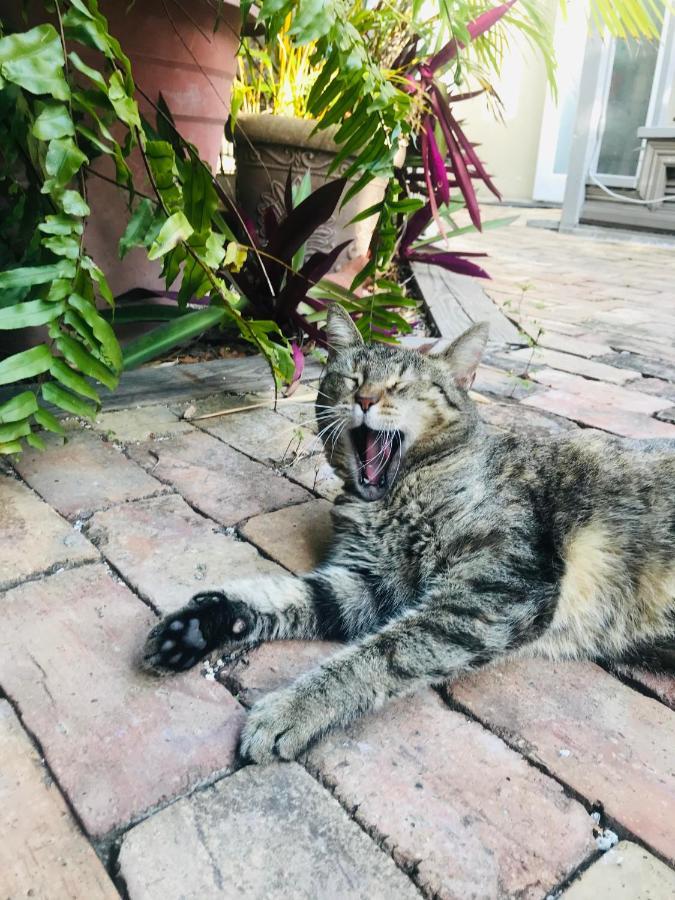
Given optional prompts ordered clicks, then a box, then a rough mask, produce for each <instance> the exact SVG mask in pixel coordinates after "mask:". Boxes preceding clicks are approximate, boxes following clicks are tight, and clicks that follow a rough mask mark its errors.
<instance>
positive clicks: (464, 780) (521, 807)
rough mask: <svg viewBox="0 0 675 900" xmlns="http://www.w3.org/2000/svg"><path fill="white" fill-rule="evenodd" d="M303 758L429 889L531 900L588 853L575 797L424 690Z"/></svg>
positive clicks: (462, 898)
mask: <svg viewBox="0 0 675 900" xmlns="http://www.w3.org/2000/svg"><path fill="white" fill-rule="evenodd" d="M308 765H309V768H310V771H313V772H316V773H317V774H318V775H319V777H320V778H321V780H322V781H323V782H324V784H327V785H329V786H330V787H331V788H332V790H333V791H334V793H335V795H336V796H337V797H338V798H339V799H340V801H341V803H342V804H343V805H344V806H346V807H347V808H349V809H351V808H354V809H355V816H356V818H357V820H358V821H359V822H360V823H362V825H363V826H364V827H365V828H367V829H368V831H370V832H371V833H375V834H377V836H378V838H379V840H380V841H382V842H383V844H384V846H385V847H386V848H387V849H389V850H390V851H391V852H392V853H393V854H394V858H395V859H396V860H397V861H398V862H399V864H402V865H404V866H414V867H416V880H417V881H418V883H419V884H420V885H421V886H422V887H423V890H424V892H425V893H426V894H427V895H429V896H434V897H439V898H452V900H466V898H468V897H486V898H487V897H490V898H491V897H520V898H523V900H525V898H532V900H535V898H536V900H540V898H541V897H543V896H544V895H545V894H546V892H547V891H548V890H550V889H551V888H553V887H554V886H555V885H556V884H557V883H559V882H560V881H561V880H562V879H564V878H565V877H566V876H567V875H568V874H569V873H570V872H572V871H573V870H574V869H575V868H576V867H577V866H578V865H579V864H580V863H582V862H583V861H584V859H586V858H587V857H588V856H589V854H590V853H591V852H593V850H594V844H593V842H592V836H591V826H592V824H593V822H592V820H591V819H590V817H589V816H588V814H587V813H586V811H585V810H584V809H583V807H582V806H581V805H580V804H579V803H577V802H576V801H574V800H571V799H570V798H568V797H566V796H565V794H564V793H563V790H562V788H561V787H560V786H559V785H558V784H556V783H555V782H554V781H552V780H551V779H550V778H547V777H546V776H545V775H542V774H541V773H540V772H539V771H537V770H536V769H535V768H533V767H532V766H530V765H528V763H527V762H526V761H525V760H524V759H523V758H522V757H520V756H519V755H518V754H517V753H514V752H513V751H512V750H510V749H509V748H508V747H507V746H506V745H505V744H504V743H503V742H502V741H501V740H500V739H499V738H498V737H496V736H495V735H493V734H490V732H488V731H486V730H485V729H483V728H481V726H480V725H478V724H476V723H475V722H471V721H469V720H468V719H466V718H465V717H464V716H462V715H460V714H459V713H456V712H452V711H451V710H449V709H448V708H447V707H446V706H445V705H444V704H443V702H442V701H441V699H440V698H439V697H438V696H437V695H436V694H434V693H433V692H432V691H423V692H421V693H419V694H416V695H415V696H413V697H409V698H406V699H404V700H400V701H397V702H395V703H393V704H390V705H389V706H387V707H386V708H385V709H384V710H383V711H382V712H380V713H378V714H375V715H370V716H367V717H366V718H364V719H363V720H361V721H359V722H358V723H356V724H354V725H352V726H351V727H350V728H349V729H347V731H346V732H344V731H340V732H336V733H334V734H333V735H331V736H329V737H328V738H327V739H325V740H324V741H323V742H322V743H321V744H319V745H318V746H317V747H315V748H314V749H312V750H311V751H310V753H309V757H308Z"/></svg>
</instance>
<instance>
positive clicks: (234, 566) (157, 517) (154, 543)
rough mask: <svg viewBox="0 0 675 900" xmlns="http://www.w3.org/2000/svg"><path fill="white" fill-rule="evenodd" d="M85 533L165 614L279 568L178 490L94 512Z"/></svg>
mask: <svg viewBox="0 0 675 900" xmlns="http://www.w3.org/2000/svg"><path fill="white" fill-rule="evenodd" d="M303 505H304V504H303ZM272 515H276V513H273V514H272ZM87 534H88V535H89V536H90V537H91V538H92V540H93V541H94V542H95V543H96V544H97V546H98V547H99V549H100V550H101V552H102V553H103V555H104V556H105V557H106V559H108V560H110V562H111V563H112V564H113V565H114V566H115V568H116V569H118V570H119V571H120V572H121V573H122V575H123V576H124V578H125V580H126V581H127V582H128V583H129V584H131V585H132V586H133V588H134V589H135V590H136V591H138V593H139V594H141V596H142V597H144V598H146V599H147V600H149V601H150V602H151V603H152V604H153V605H154V606H155V607H156V608H157V609H159V610H160V611H161V612H162V613H164V614H165V615H166V614H167V613H170V612H174V611H175V610H177V609H179V608H180V607H181V606H184V605H185V604H186V603H187V601H188V600H189V599H190V597H191V596H192V595H193V594H196V593H197V592H198V591H203V590H206V589H207V588H214V587H215V588H219V587H221V586H222V585H223V584H225V582H226V581H228V580H231V579H233V578H239V577H242V576H248V575H255V574H264V573H268V572H280V571H281V570H280V569H279V567H278V566H275V565H274V564H273V563H271V562H268V561H267V560H265V559H263V558H262V557H261V556H260V554H259V553H258V552H257V551H256V550H255V548H254V547H252V546H251V545H250V544H247V543H246V542H245V541H239V540H237V539H236V538H234V537H232V536H230V535H226V534H223V533H222V530H219V528H218V526H216V525H214V523H213V522H211V521H210V520H209V519H205V518H204V517H203V516H200V515H199V514H198V513H196V512H194V510H192V509H190V507H189V506H188V505H187V503H186V502H185V501H184V500H183V499H182V498H181V497H178V496H177V495H176V494H169V495H167V496H164V497H153V498H151V499H150V500H137V501H135V502H133V503H125V504H124V505H123V506H116V507H114V508H113V509H109V510H106V511H105V512H100V513H96V515H95V516H94V517H93V518H92V520H91V523H90V524H89V526H88V528H87Z"/></svg>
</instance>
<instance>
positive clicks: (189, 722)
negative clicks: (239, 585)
mask: <svg viewBox="0 0 675 900" xmlns="http://www.w3.org/2000/svg"><path fill="white" fill-rule="evenodd" d="M155 622H156V619H155V617H154V616H153V614H152V613H151V612H150V611H149V610H148V609H147V608H146V607H145V606H144V605H143V604H142V603H141V601H140V600H138V599H137V598H136V597H134V595H133V594H131V592H130V591H129V590H128V589H127V588H126V587H125V586H124V585H123V584H121V583H119V582H117V581H115V580H114V579H113V578H112V577H111V576H110V575H109V574H108V572H107V571H106V569H105V567H104V566H102V565H98V564H94V565H91V566H84V567H82V568H79V569H75V570H72V571H69V572H63V573H61V574H59V575H52V576H51V577H49V578H46V579H44V580H43V581H38V582H31V583H30V584H27V585H23V586H21V587H19V588H15V589H14V590H12V591H9V592H8V593H7V594H5V595H4V597H3V627H2V630H1V631H0V684H2V686H3V688H4V690H5V691H6V692H7V694H8V695H9V696H10V697H12V698H13V699H14V701H15V702H16V703H17V704H18V707H19V709H20V710H21V714H22V716H23V720H24V722H25V723H26V725H27V727H28V728H29V729H30V730H31V731H32V732H33V733H34V734H35V735H36V737H37V738H38V740H39V741H40V744H41V746H42V748H43V750H44V753H45V757H46V759H47V761H48V763H49V766H50V768H51V770H52V771H53V772H54V773H55V775H56V777H57V778H58V781H59V784H60V785H61V786H62V788H63V789H64V790H65V791H66V793H67V794H68V797H69V799H70V801H71V803H72V804H73V806H74V808H75V809H76V811H77V813H78V815H79V817H80V819H81V820H82V822H83V824H84V826H85V828H86V829H87V831H88V832H89V833H90V834H91V835H93V836H101V835H103V834H105V833H107V832H109V831H110V830H111V829H113V828H118V827H120V826H122V825H124V824H125V823H127V822H129V821H130V820H133V819H135V818H137V817H138V816H140V815H142V814H143V813H144V812H145V811H146V810H148V809H150V808H151V807H153V806H155V805H156V804H159V803H163V802H165V801H167V800H169V799H171V798H173V797H176V796H178V795H181V794H184V793H186V792H187V791H189V790H191V789H192V788H194V787H195V786H196V785H198V784H200V783H201V782H203V781H204V780H206V779H212V778H214V777H215V776H216V774H217V773H219V772H223V771H227V770H228V769H229V768H230V767H231V766H232V762H233V759H234V752H235V746H236V742H237V738H238V734H239V730H240V728H241V725H242V721H243V716H244V713H243V710H242V708H241V707H240V706H239V704H238V703H237V702H236V701H235V700H234V699H233V698H232V697H231V696H230V695H229V694H228V693H227V692H226V691H225V690H224V689H223V688H222V687H221V686H220V685H218V684H215V683H209V682H207V681H206V680H204V678H203V677H202V676H201V674H200V672H199V671H198V670H193V671H192V672H191V673H189V674H187V675H181V676H177V677H175V678H167V679H157V678H152V677H150V676H146V675H143V674H141V673H139V672H138V671H137V668H136V665H137V660H138V657H139V654H140V650H141V647H142V645H143V642H144V639H145V637H146V635H147V632H148V629H149V628H150V627H151V626H152V625H153V624H154V623H155Z"/></svg>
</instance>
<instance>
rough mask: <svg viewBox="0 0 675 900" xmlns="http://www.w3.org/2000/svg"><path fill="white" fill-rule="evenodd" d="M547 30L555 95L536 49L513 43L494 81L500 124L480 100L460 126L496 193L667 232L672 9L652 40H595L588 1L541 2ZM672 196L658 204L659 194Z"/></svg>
mask: <svg viewBox="0 0 675 900" xmlns="http://www.w3.org/2000/svg"><path fill="white" fill-rule="evenodd" d="M546 6H547V8H548V11H549V14H550V16H551V19H552V21H553V23H554V28H555V46H556V54H557V59H558V78H557V80H558V98H557V101H556V100H555V99H554V98H553V96H552V94H551V91H550V89H549V88H548V86H547V84H546V75H545V72H544V67H543V64H542V62H541V60H540V59H538V58H537V56H536V54H535V52H534V51H532V50H531V49H530V48H528V47H526V46H523V45H522V43H519V44H515V43H514V45H513V46H512V47H511V49H510V51H509V53H508V55H507V57H506V59H505V61H504V66H503V70H502V74H501V77H500V79H499V80H498V82H497V83H496V85H495V88H496V91H497V93H498V94H499V96H500V98H501V100H502V102H503V105H504V109H503V121H502V122H499V121H496V120H495V117H494V115H493V113H492V112H491V110H490V109H489V108H488V105H487V104H486V102H485V100H484V99H483V98H477V99H475V100H473V101H470V106H469V104H467V107H466V109H465V110H464V112H465V123H466V128H467V132H468V133H469V135H470V137H471V138H472V139H473V140H475V141H477V142H478V143H479V144H480V145H481V146H480V153H481V154H482V158H483V159H484V160H485V162H486V163H487V165H488V168H489V170H490V171H491V172H492V174H493V175H494V177H495V180H496V182H497V185H498V187H500V189H501V191H502V193H503V195H504V198H505V199H506V200H511V201H532V200H536V201H541V202H544V203H551V204H562V205H563V227H573V226H574V225H575V224H577V223H578V222H579V221H581V222H592V223H596V224H610V225H620V226H624V227H632V228H647V229H650V230H660V231H673V232H675V15H674V14H672V13H668V14H666V18H665V21H664V25H663V30H662V34H661V39H660V41H659V42H649V41H642V42H637V41H633V40H621V39H612V38H610V37H604V38H601V37H600V36H598V35H597V33H594V32H593V31H592V29H590V28H589V22H588V2H587V0H568V4H567V7H568V15H567V18H565V17H563V15H562V14H561V12H560V9H559V3H558V0H546ZM666 196H668V197H671V196H672V197H673V200H672V201H671V200H664V199H663V198H664V197H666Z"/></svg>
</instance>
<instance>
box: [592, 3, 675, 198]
mask: <svg viewBox="0 0 675 900" xmlns="http://www.w3.org/2000/svg"><path fill="white" fill-rule="evenodd" d="M615 52H616V40H615V39H614V38H608V39H606V40H605V41H604V42H603V47H602V51H601V62H600V72H599V77H598V94H599V98H600V108H601V109H602V117H601V119H600V121H599V122H598V124H597V128H596V130H595V135H594V137H593V140H594V141H595V143H594V149H593V151H592V155H591V164H590V170H589V171H590V172H592V173H593V175H594V176H595V177H596V178H598V179H599V180H600V181H602V183H603V184H605V185H607V187H618V188H629V189H635V188H636V187H637V183H638V177H639V175H640V168H641V166H642V158H643V155H644V148H645V141H644V140H641V141H639V143H640V154H639V156H638V164H637V168H636V170H635V175H610V174H608V173H606V172H598V159H599V157H600V147H601V145H602V134H603V131H604V127H605V116H606V112H607V103H608V100H609V91H610V88H611V83H612V68H613V66H614V54H615ZM674 70H675V16H674V15H673V14H672V13H671V12H670V11H666V13H665V16H664V20H663V28H662V30H661V37H660V38H659V49H658V53H657V56H656V65H655V67H654V76H653V78H652V89H651V92H650V94H649V103H648V105H647V114H646V117H645V123H644V127H645V128H653V127H655V126H658V125H662V124H666V122H665V118H666V116H667V107H668V90H669V89H670V88H671V86H672V77H673V74H674ZM669 77H670V81H669ZM635 140H636V142H637V141H638V137H637V134H636V136H635Z"/></svg>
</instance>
